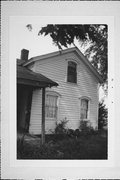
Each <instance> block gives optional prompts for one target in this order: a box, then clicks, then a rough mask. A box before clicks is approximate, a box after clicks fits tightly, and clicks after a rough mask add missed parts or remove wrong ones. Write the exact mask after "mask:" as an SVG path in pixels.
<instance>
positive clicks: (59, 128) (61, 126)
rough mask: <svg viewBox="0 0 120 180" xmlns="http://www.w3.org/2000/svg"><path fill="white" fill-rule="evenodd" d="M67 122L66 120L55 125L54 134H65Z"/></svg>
mask: <svg viewBox="0 0 120 180" xmlns="http://www.w3.org/2000/svg"><path fill="white" fill-rule="evenodd" d="M67 122H68V121H67V120H66V118H65V119H64V120H62V121H60V122H59V123H56V127H55V131H54V132H55V134H66V130H67V129H66V124H67Z"/></svg>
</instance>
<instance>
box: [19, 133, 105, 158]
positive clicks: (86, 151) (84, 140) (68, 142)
mask: <svg viewBox="0 0 120 180" xmlns="http://www.w3.org/2000/svg"><path fill="white" fill-rule="evenodd" d="M17 159H81V160H82V159H89V160H90V159H91V160H92V159H98V160H99V159H107V136H101V134H99V133H97V134H94V135H93V134H90V135H87V136H84V135H81V136H79V137H77V138H76V137H66V136H65V137H61V138H56V137H53V136H50V137H46V143H45V144H44V145H41V142H40V138H39V139H38V138H36V139H35V140H34V142H33V141H29V142H27V141H24V142H23V144H21V143H20V141H18V143H17Z"/></svg>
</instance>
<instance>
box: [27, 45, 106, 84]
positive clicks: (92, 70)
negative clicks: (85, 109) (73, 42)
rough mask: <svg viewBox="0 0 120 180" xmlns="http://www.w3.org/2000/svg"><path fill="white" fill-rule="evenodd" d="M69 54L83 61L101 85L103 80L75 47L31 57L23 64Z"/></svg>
mask: <svg viewBox="0 0 120 180" xmlns="http://www.w3.org/2000/svg"><path fill="white" fill-rule="evenodd" d="M70 52H75V53H76V54H77V55H78V57H80V59H81V60H82V61H83V63H84V64H85V65H86V66H87V67H88V68H89V69H90V71H91V72H92V73H93V74H94V76H95V77H96V78H97V79H98V81H99V82H100V83H103V79H102V77H101V76H100V74H99V73H98V72H97V70H96V69H95V68H94V67H93V66H92V64H91V63H90V62H89V61H88V59H87V58H86V57H85V56H84V55H83V54H82V53H81V51H80V50H79V49H78V48H77V47H73V48H68V49H65V50H62V51H56V52H53V53H49V54H45V55H41V56H36V57H32V58H31V59H29V60H28V61H27V62H25V63H24V66H27V65H29V64H31V63H33V62H35V61H39V60H43V59H46V58H51V57H55V56H60V55H62V54H66V53H70Z"/></svg>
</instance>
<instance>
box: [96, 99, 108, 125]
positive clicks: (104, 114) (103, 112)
mask: <svg viewBox="0 0 120 180" xmlns="http://www.w3.org/2000/svg"><path fill="white" fill-rule="evenodd" d="M107 118H108V110H107V108H106V107H105V104H104V103H103V102H100V103H99V117H98V128H99V129H103V127H104V126H106V125H107Z"/></svg>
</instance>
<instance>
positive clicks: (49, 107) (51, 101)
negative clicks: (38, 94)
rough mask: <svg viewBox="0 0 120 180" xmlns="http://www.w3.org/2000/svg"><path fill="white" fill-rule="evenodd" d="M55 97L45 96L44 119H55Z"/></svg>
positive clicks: (56, 108) (56, 109)
mask: <svg viewBox="0 0 120 180" xmlns="http://www.w3.org/2000/svg"><path fill="white" fill-rule="evenodd" d="M57 98H58V97H57V96H54V95H50V94H47V95H46V100H45V117H46V118H53V119H56V118H57V111H58V107H57Z"/></svg>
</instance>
